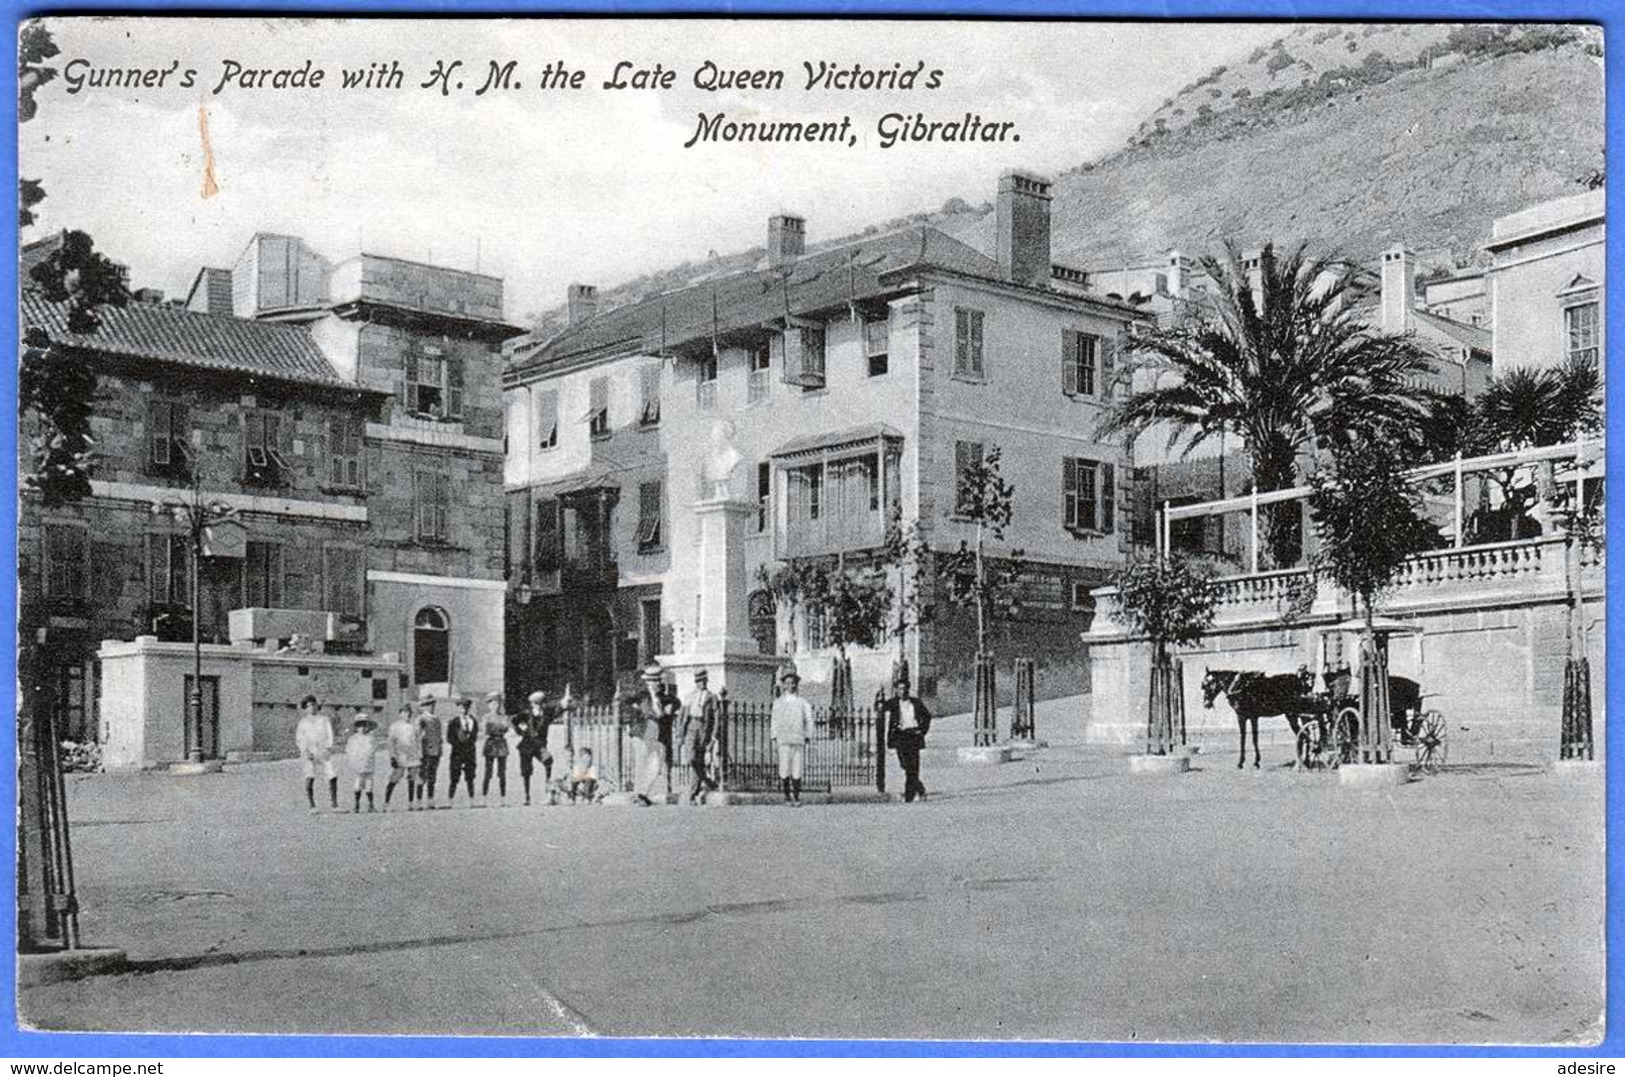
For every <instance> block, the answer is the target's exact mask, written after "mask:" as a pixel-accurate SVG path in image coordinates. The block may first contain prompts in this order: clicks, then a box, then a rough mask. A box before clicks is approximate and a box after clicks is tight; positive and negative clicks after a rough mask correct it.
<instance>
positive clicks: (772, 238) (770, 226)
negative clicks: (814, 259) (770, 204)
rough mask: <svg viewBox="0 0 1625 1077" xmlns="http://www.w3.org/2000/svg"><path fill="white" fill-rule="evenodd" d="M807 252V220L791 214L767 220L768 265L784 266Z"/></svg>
mask: <svg viewBox="0 0 1625 1077" xmlns="http://www.w3.org/2000/svg"><path fill="white" fill-rule="evenodd" d="M806 252H807V220H806V218H805V217H797V216H794V215H793V214H789V213H780V214H778V215H777V216H773V217H769V218H768V219H767V264H768V265H771V266H782V265H784V264H785V263H786V262H793V261H795V260H796V259H797V258H800V257H801V256H802V255H803V254H805V253H806Z"/></svg>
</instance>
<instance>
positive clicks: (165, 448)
mask: <svg viewBox="0 0 1625 1077" xmlns="http://www.w3.org/2000/svg"><path fill="white" fill-rule="evenodd" d="M191 460H192V414H191V410H190V409H189V408H188V407H187V406H186V405H185V404H178V403H176V402H174V401H172V400H154V401H152V402H151V403H150V404H148V405H147V463H148V464H149V465H150V470H152V471H154V472H155V473H158V474H167V473H169V472H171V471H172V470H174V469H177V468H183V467H184V466H185V465H186V464H189V463H190V462H191Z"/></svg>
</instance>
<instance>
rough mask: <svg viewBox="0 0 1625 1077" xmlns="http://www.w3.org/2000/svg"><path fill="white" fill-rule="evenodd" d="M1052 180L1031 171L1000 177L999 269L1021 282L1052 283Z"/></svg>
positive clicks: (1034, 284)
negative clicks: (1050, 242)
mask: <svg viewBox="0 0 1625 1077" xmlns="http://www.w3.org/2000/svg"><path fill="white" fill-rule="evenodd" d="M1049 192H1050V181H1049V180H1047V179H1045V178H1044V177H1043V176H1039V175H1035V174H1034V173H1031V172H1015V171H1011V172H1006V173H1005V174H1004V175H1002V176H1000V177H999V197H998V226H999V239H998V257H999V271H1000V272H1001V273H1003V274H1004V276H1005V277H1006V279H1008V280H1011V281H1014V282H1015V283H1017V284H1026V285H1029V286H1031V287H1035V288H1043V287H1045V286H1046V285H1048V283H1049V277H1050V268H1049V267H1050V260H1049V203H1050V193H1049Z"/></svg>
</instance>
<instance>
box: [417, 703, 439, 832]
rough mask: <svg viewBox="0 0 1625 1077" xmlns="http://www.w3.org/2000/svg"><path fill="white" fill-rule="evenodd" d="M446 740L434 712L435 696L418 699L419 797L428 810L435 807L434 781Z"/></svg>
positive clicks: (424, 807)
mask: <svg viewBox="0 0 1625 1077" xmlns="http://www.w3.org/2000/svg"><path fill="white" fill-rule="evenodd" d="M443 742H444V730H442V729H441V727H440V718H439V717H438V716H437V715H436V714H435V712H434V697H433V696H429V697H428V698H426V699H420V700H419V701H418V756H419V758H420V759H421V762H420V763H419V764H418V782H419V788H418V799H419V800H421V801H422V802H423V810H424V811H428V810H429V809H430V808H432V807H434V783H435V780H436V779H437V778H438V777H439V774H440V753H441V748H442V744H443Z"/></svg>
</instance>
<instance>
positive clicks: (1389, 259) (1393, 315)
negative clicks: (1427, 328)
mask: <svg viewBox="0 0 1625 1077" xmlns="http://www.w3.org/2000/svg"><path fill="white" fill-rule="evenodd" d="M1415 306H1416V255H1414V254H1412V253H1411V252H1410V251H1408V250H1406V249H1405V247H1404V246H1403V245H1400V246H1397V247H1390V248H1389V249H1387V250H1385V251H1383V252H1382V331H1383V332H1384V333H1404V332H1407V331H1409V330H1410V328H1411V310H1412V309H1413V308H1414V307H1415Z"/></svg>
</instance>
